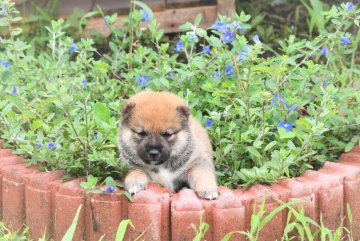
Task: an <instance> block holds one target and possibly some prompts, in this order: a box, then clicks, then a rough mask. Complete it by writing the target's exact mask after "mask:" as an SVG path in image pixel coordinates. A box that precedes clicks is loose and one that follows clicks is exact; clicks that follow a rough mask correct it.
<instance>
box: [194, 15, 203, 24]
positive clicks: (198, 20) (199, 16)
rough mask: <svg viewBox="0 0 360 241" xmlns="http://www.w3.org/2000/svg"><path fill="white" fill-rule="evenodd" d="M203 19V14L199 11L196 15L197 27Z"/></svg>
mask: <svg viewBox="0 0 360 241" xmlns="http://www.w3.org/2000/svg"><path fill="white" fill-rule="evenodd" d="M201 19H202V14H201V13H199V14H198V15H196V17H195V20H194V25H195V26H196V27H197V26H199V24H200V22H201Z"/></svg>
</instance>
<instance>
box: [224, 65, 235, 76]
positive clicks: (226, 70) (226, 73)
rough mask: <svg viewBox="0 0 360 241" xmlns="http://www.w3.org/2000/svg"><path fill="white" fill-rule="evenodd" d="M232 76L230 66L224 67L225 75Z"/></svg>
mask: <svg viewBox="0 0 360 241" xmlns="http://www.w3.org/2000/svg"><path fill="white" fill-rule="evenodd" d="M232 74H233V67H232V65H226V67H225V75H230V76H231V75H232Z"/></svg>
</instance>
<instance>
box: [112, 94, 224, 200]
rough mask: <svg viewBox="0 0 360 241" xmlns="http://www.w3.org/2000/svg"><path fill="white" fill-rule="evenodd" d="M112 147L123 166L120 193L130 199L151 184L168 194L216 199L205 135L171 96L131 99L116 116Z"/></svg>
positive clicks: (212, 169)
mask: <svg viewBox="0 0 360 241" xmlns="http://www.w3.org/2000/svg"><path fill="white" fill-rule="evenodd" d="M118 147H119V151H120V155H121V159H122V161H126V162H128V168H129V170H128V173H127V174H126V177H125V188H126V190H128V191H129V192H130V193H131V194H136V193H137V192H139V191H140V190H144V189H146V188H147V185H148V183H149V181H150V180H152V181H154V182H157V183H160V184H161V185H163V186H165V187H168V188H170V189H171V190H172V191H178V190H180V189H181V188H182V187H184V186H188V187H190V188H191V189H193V190H194V191H195V192H196V193H197V194H198V195H199V197H201V198H205V199H210V200H211V199H216V198H217V197H218V186H217V183H216V177H215V168H214V164H213V161H212V158H213V155H212V148H211V143H210V140H209V137H208V134H207V132H206V130H205V129H204V128H203V127H202V126H201V125H200V124H199V122H197V121H196V120H195V118H194V117H193V116H191V115H190V110H189V107H188V105H187V104H186V102H185V101H184V100H182V99H181V98H179V97H177V96H176V95H174V94H171V93H168V92H150V91H144V92H140V93H138V94H136V95H134V96H133V97H131V98H130V99H129V100H128V101H127V102H126V104H125V106H124V108H123V110H122V118H121V121H120V124H119V135H118Z"/></svg>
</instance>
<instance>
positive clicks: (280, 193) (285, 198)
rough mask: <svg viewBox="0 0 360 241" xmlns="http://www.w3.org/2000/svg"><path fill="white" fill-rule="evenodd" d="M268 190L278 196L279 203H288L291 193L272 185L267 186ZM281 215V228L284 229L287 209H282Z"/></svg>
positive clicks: (281, 187) (284, 188) (279, 186)
mask: <svg viewBox="0 0 360 241" xmlns="http://www.w3.org/2000/svg"><path fill="white" fill-rule="evenodd" d="M269 189H270V190H272V191H274V192H275V193H276V194H277V195H278V197H279V199H280V201H282V202H283V203H287V202H288V201H289V198H290V195H291V191H290V190H289V189H287V188H286V187H283V186H281V185H276V184H273V185H270V186H269ZM281 213H282V222H283V223H282V227H285V226H286V222H287V216H288V209H287V208H284V209H283V210H282V212H281Z"/></svg>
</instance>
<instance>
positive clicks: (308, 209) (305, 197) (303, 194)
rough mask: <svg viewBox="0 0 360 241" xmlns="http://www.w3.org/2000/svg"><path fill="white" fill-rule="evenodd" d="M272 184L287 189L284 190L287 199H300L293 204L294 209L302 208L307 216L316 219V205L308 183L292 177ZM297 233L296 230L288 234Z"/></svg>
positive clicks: (294, 234) (291, 235) (293, 234)
mask: <svg viewBox="0 0 360 241" xmlns="http://www.w3.org/2000/svg"><path fill="white" fill-rule="evenodd" d="M272 186H281V187H283V188H286V189H287V190H288V191H289V193H287V192H285V193H287V194H285V195H288V201H292V200H300V201H302V202H301V203H297V204H293V205H292V207H293V208H295V209H299V208H303V209H304V214H305V215H306V216H307V217H309V218H311V219H313V220H316V210H317V206H316V202H315V194H314V193H313V192H312V189H311V188H310V187H309V186H308V185H304V184H303V183H301V182H299V181H297V180H295V179H293V178H287V179H283V180H281V181H280V182H277V183H274V184H272ZM283 192H284V191H283ZM283 223H285V222H283ZM297 235H298V234H297V233H296V232H292V233H290V234H289V237H293V236H297Z"/></svg>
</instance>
